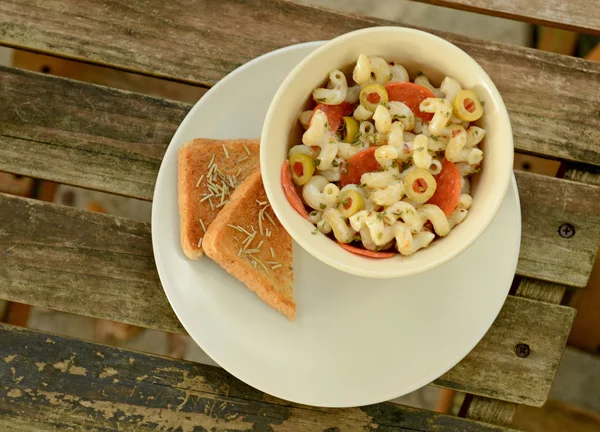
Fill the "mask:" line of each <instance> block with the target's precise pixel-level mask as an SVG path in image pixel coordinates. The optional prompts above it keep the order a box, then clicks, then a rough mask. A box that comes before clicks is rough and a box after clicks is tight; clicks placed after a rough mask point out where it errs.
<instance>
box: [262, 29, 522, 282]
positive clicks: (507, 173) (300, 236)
mask: <svg viewBox="0 0 600 432" xmlns="http://www.w3.org/2000/svg"><path fill="white" fill-rule="evenodd" d="M389 32H393V33H397V34H403V35H406V34H410V35H419V36H420V37H424V38H428V39H430V40H432V41H434V43H437V44H441V45H445V46H446V47H447V48H448V49H449V50H451V51H455V52H456V53H458V54H459V55H464V56H466V58H467V59H468V60H469V61H470V62H471V66H472V67H474V68H475V69H478V73H479V74H480V75H481V77H482V82H483V83H484V84H485V85H486V87H487V88H488V89H489V94H490V96H491V98H492V99H493V100H494V102H495V104H496V105H497V107H498V115H499V116H500V120H499V123H501V124H503V128H505V130H506V135H507V137H508V138H509V140H510V142H507V143H505V146H506V147H509V148H510V152H511V153H512V154H514V139H513V134H512V127H511V123H510V118H509V116H508V111H507V110H506V105H505V104H504V100H503V99H502V96H501V95H500V92H499V91H498V89H497V88H496V85H495V84H494V82H493V81H492V79H491V78H490V77H489V75H488V74H487V72H485V70H484V69H483V68H482V67H481V66H480V65H479V63H477V61H476V60H475V59H474V58H472V57H471V56H470V55H469V54H467V53H466V52H465V51H464V50H462V49H461V48H459V47H458V46H456V45H454V44H453V43H451V42H449V41H447V40H445V39H443V38H441V37H439V36H436V35H434V34H431V33H428V32H425V31H422V30H417V29H413V28H407V27H397V26H380V27H367V28H363V29H359V30H355V31H352V32H348V33H345V34H343V35H340V36H337V37H335V38H333V39H331V40H329V41H326V42H325V43H323V44H322V45H321V46H319V47H317V48H316V49H315V50H314V51H313V52H312V53H310V54H309V55H308V56H306V57H305V58H304V59H303V60H302V61H301V62H300V63H298V64H297V65H296V66H295V67H294V68H293V69H292V70H291V71H290V73H289V74H288V75H287V76H286V78H285V79H284V80H283V82H282V83H281V84H280V86H279V88H278V90H277V92H276V93H275V96H274V97H273V99H272V101H271V104H270V105H269V109H268V111H267V114H266V116H265V120H264V123H263V128H262V133H261V145H260V169H261V174H262V179H263V185H264V188H265V192H266V194H267V198H268V199H269V202H270V203H271V207H272V209H273V211H274V212H275V215H276V216H277V218H278V219H279V221H280V223H281V224H282V225H283V227H284V228H285V229H286V231H287V232H288V233H289V234H290V235H291V236H292V238H293V239H294V240H295V241H296V242H297V243H298V244H299V245H300V246H301V247H302V248H303V249H304V250H306V251H307V252H308V253H310V254H311V255H312V256H314V257H315V258H316V259H318V260H320V261H322V262H324V263H325V264H327V265H329V266H331V267H333V268H336V269H338V270H340V271H343V272H346V273H350V274H353V275H356V276H362V277H367V278H373V279H389V278H399V277H404V276H411V275H415V274H419V273H423V272H425V271H428V270H431V269H433V268H436V267H438V266H440V265H442V264H444V263H446V262H448V261H450V260H452V259H453V258H455V257H457V256H458V255H460V254H461V253H462V252H463V251H465V250H466V249H467V248H468V247H469V246H471V245H472V244H473V243H474V242H475V241H476V240H477V239H478V238H479V237H480V236H481V234H482V233H483V232H484V231H485V230H486V229H487V228H488V226H489V225H490V223H491V222H492V220H493V219H494V217H495V216H496V214H497V213H498V210H499V209H500V206H501V204H502V202H503V200H504V197H505V195H506V193H507V191H508V187H509V185H510V180H511V177H512V173H513V167H512V164H507V166H506V168H505V170H504V174H503V177H502V178H498V179H496V180H495V183H494V190H496V191H498V192H497V193H496V194H495V195H494V196H493V197H491V198H493V199H491V200H490V201H489V202H487V206H486V209H487V211H486V213H485V216H484V219H483V222H482V223H480V224H479V225H476V226H474V227H472V228H473V229H472V230H471V231H469V232H468V235H465V236H464V241H463V242H461V246H460V247H458V248H454V249H452V250H450V251H449V252H448V253H445V254H443V255H441V256H438V257H432V259H431V260H429V261H428V262H426V263H424V264H420V265H418V266H394V265H390V266H387V267H386V270H385V271H381V269H378V270H377V271H373V270H372V269H369V268H368V267H369V263H372V262H373V259H372V258H367V257H359V258H360V261H361V262H364V263H365V265H364V266H356V265H352V266H350V265H347V264H345V263H343V262H341V260H339V259H336V258H332V257H331V256H330V255H328V254H326V253H325V252H323V251H321V250H320V249H318V248H317V247H315V246H314V245H313V244H312V243H311V237H312V236H306V235H305V234H306V233H300V230H302V231H303V230H304V229H303V228H299V227H300V225H301V224H299V223H296V222H292V221H290V220H289V219H287V217H286V216H285V215H284V214H283V213H284V212H283V211H282V210H281V208H280V205H282V203H281V202H280V200H278V199H277V198H275V195H274V193H273V188H274V187H281V178H280V176H278V177H277V181H272V180H273V179H272V178H271V177H270V175H269V172H268V170H267V152H265V151H263V150H264V145H265V144H264V143H266V142H268V141H269V138H268V136H269V129H270V128H269V125H270V124H271V123H272V122H273V117H274V116H275V115H276V113H277V111H278V110H277V107H278V106H280V104H281V103H282V97H283V94H284V93H285V91H286V90H287V88H288V87H289V86H290V85H291V83H292V82H293V81H294V80H295V79H296V78H297V76H298V75H299V74H300V73H301V72H302V71H303V70H304V69H305V68H306V65H307V64H309V63H310V62H311V61H312V59H313V58H314V57H316V56H318V55H320V54H321V53H322V52H324V51H328V50H329V49H331V47H333V46H338V45H340V44H341V43H344V42H346V41H347V40H348V39H354V38H358V37H360V36H362V35H364V34H365V33H382V35H383V34H388V35H389ZM326 72H329V71H326ZM500 172H502V170H500ZM274 183H276V184H277V186H275V185H274ZM296 215H297V216H298V218H300V219H299V220H302V221H305V219H304V218H302V217H301V216H300V215H298V214H297V213H296ZM311 225H312V224H311ZM312 226H314V225H312ZM331 241H333V240H331ZM340 250H343V249H341V248H340ZM344 252H345V253H348V254H350V253H351V252H348V251H344ZM354 256H356V255H354ZM398 257H400V259H402V258H403V257H402V256H401V255H399V254H398V256H397V257H394V258H390V259H391V260H396V259H398ZM404 258H406V257H404Z"/></svg>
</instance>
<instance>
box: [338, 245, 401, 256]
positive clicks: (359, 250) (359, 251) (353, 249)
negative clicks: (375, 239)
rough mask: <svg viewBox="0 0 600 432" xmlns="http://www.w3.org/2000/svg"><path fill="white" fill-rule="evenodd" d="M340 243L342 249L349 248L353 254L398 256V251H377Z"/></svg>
mask: <svg viewBox="0 0 600 432" xmlns="http://www.w3.org/2000/svg"><path fill="white" fill-rule="evenodd" d="M338 244H339V245H340V246H341V247H342V249H345V250H347V251H348V252H351V253H353V254H356V255H361V256H365V257H369V258H379V259H381V258H393V257H395V256H396V252H375V251H370V250H368V249H363V248H359V247H356V246H352V245H349V244H346V243H339V242H338Z"/></svg>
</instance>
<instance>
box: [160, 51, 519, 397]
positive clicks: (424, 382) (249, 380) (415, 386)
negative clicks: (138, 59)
mask: <svg viewBox="0 0 600 432" xmlns="http://www.w3.org/2000/svg"><path fill="white" fill-rule="evenodd" d="M323 43H324V41H312V42H304V43H299V44H294V45H289V46H286V47H282V48H279V49H277V50H274V51H270V52H268V53H265V54H263V55H261V56H259V57H256V58H254V59H252V60H250V61H249V62H247V63H245V64H243V65H241V66H239V67H238V68H237V69H235V70H234V71H232V72H231V73H230V74H228V75H227V76H225V77H224V78H223V79H221V80H220V81H219V82H218V83H217V84H215V85H214V86H213V87H212V88H211V89H209V90H208V92H207V93H206V94H204V95H203V97H202V98H200V99H199V100H198V101H197V102H196V103H195V104H194V106H193V107H192V108H191V109H190V111H189V112H188V113H187V114H186V116H185V117H184V119H183V120H182V122H181V123H180V124H179V126H178V128H177V130H176V132H175V133H174V134H173V137H172V138H171V140H170V142H169V145H168V146H167V149H166V150H165V153H164V156H163V159H162V160H161V164H160V168H159V171H158V175H157V179H156V183H155V188H154V192H153V198H152V203H153V204H152V217H151V234H152V249H153V254H154V259H155V265H156V269H157V273H158V275H159V280H160V282H161V286H162V289H163V292H164V293H165V295H166V297H167V299H168V301H169V305H170V307H171V308H172V310H173V312H174V313H175V315H176V316H177V319H178V320H179V321H180V323H181V324H182V326H183V327H184V328H185V329H186V331H187V330H188V327H190V326H188V325H186V322H185V321H186V320H185V319H182V315H183V314H182V313H180V312H178V306H176V305H175V304H174V299H173V296H172V295H170V294H169V290H168V288H167V286H166V284H165V280H166V276H163V271H164V270H163V266H164V265H165V263H163V262H161V259H160V254H159V253H158V248H159V247H158V240H157V238H158V234H156V233H155V231H156V230H157V229H158V228H157V225H158V224H157V223H156V220H155V219H156V218H157V217H158V216H157V213H156V212H155V206H154V202H155V201H156V199H157V196H158V195H159V194H160V192H159V189H160V188H159V187H158V185H159V184H160V183H161V179H162V178H163V177H164V176H165V175H166V172H165V170H163V166H165V165H166V163H167V162H166V160H167V157H166V156H167V153H168V152H169V151H176V149H175V150H174V149H172V148H171V146H172V145H174V143H175V142H176V141H177V140H179V134H180V133H183V132H182V130H184V129H186V128H187V127H188V125H187V124H188V123H189V122H191V121H192V118H193V117H194V113H195V111H196V110H197V109H199V108H198V107H199V106H200V105H201V104H202V100H203V99H205V98H206V95H207V94H209V93H210V92H212V91H218V89H220V88H221V87H225V86H227V85H228V82H229V80H230V79H232V78H233V77H235V76H237V75H239V74H243V73H244V72H245V70H246V69H247V68H248V67H250V66H252V65H254V64H256V63H259V62H261V61H264V60H265V59H267V58H269V57H272V56H277V55H278V54H280V53H282V52H287V51H292V50H302V49H308V48H309V47H313V46H314V47H315V48H316V47H318V46H320V45H322V44H323ZM510 184H511V187H509V188H508V191H507V195H508V194H509V193H511V194H514V197H515V204H516V209H515V213H516V214H515V215H516V218H517V222H518V223H517V234H518V235H516V236H515V237H516V239H517V244H516V247H515V249H516V250H515V255H514V257H513V263H512V265H511V268H514V270H516V267H517V262H518V258H519V252H520V242H521V235H522V218H521V205H520V197H519V193H518V187H517V183H516V179H515V176H514V173H513V174H512V178H511V182H510ZM504 199H506V196H505V198H504ZM492 223H493V222H492ZM490 226H491V224H490ZM488 229H489V226H488V228H486V230H485V231H487V230H488ZM298 247H301V246H298ZM471 247H473V245H471V246H469V248H471ZM469 248H467V249H465V251H466V250H468V249H469ZM463 253H464V251H463ZM461 255H462V254H461ZM458 256H460V255H458ZM458 256H457V257H455V258H454V259H453V260H450V261H449V262H448V263H447V264H449V263H451V262H452V261H454V260H455V259H456V258H458ZM514 270H513V275H514ZM425 273H427V272H425ZM351 276H353V277H359V276H355V275H351ZM513 277H514V276H513ZM385 280H386V279H371V281H373V282H374V283H377V281H382V282H383V281H385ZM509 289H510V286H508V287H507V288H506V296H504V297H503V298H504V301H502V302H501V303H500V302H499V303H498V307H497V309H496V310H495V311H494V314H493V315H494V316H493V319H491V320H490V324H489V325H488V326H487V327H485V328H483V327H482V328H481V331H480V332H478V336H477V337H476V338H473V339H474V342H473V343H472V344H469V347H468V349H466V348H465V350H466V352H465V353H464V355H459V356H457V358H455V359H454V360H453V361H452V363H451V364H449V366H448V367H447V368H446V369H445V370H444V371H443V372H441V373H438V372H436V373H432V374H428V375H427V376H426V377H425V378H423V379H421V380H419V381H417V382H415V383H414V384H412V385H410V386H405V387H403V388H402V389H399V390H397V391H396V392H393V393H394V394H392V395H388V394H386V395H381V396H380V397H372V398H370V399H362V400H360V401H359V402H356V403H315V402H314V401H309V400H301V399H298V398H294V397H289V396H286V395H281V394H278V392H273V391H270V390H269V389H268V388H265V387H268V386H263V385H262V383H255V382H254V379H253V377H251V376H250V377H243V378H242V377H240V376H238V375H236V374H235V373H232V372H230V370H229V369H228V368H226V367H225V366H223V365H224V364H227V363H228V362H227V361H225V362H222V361H220V360H221V359H220V358H219V357H220V356H219V355H217V356H215V355H214V353H213V352H211V351H210V350H207V349H206V348H205V347H204V346H202V345H201V344H200V343H199V342H198V341H197V340H196V338H195V337H194V336H193V335H192V334H191V332H189V331H188V334H189V336H190V337H191V338H192V340H193V341H194V343H196V344H198V345H199V346H200V348H201V349H202V350H203V351H204V352H205V353H206V354H207V355H208V356H209V357H210V358H211V359H213V360H214V361H215V362H216V363H217V364H218V365H219V366H220V367H221V368H222V369H224V370H225V371H227V373H229V374H231V375H233V376H234V377H236V378H237V379H239V380H241V381H242V382H244V383H246V384H247V385H250V386H251V387H254V388H255V389H257V390H259V391H261V392H263V393H266V394H270V395H273V396H276V397H280V398H282V399H285V400H288V401H291V402H294V403H301V404H307V405H313V406H321V407H332V408H334V407H335V408H342V407H355V406H362V405H369V404H374V403H380V402H385V401H389V400H391V399H394V398H396V397H400V396H402V395H405V394H407V393H410V392H412V391H414V390H416V389H418V388H421V387H423V386H425V385H427V384H430V383H431V382H432V381H434V380H435V379H437V378H439V377H440V376H442V375H443V374H445V373H446V372H447V371H449V370H450V369H452V368H453V367H454V366H456V364H458V363H459V362H460V361H461V360H462V359H464V358H465V357H466V356H467V355H468V354H469V353H470V352H471V351H472V350H473V348H474V347H475V346H476V345H477V344H478V343H479V342H480V341H481V340H482V338H483V337H484V336H485V334H486V333H487V332H488V331H489V329H490V328H491V326H492V325H493V323H494V321H495V320H496V318H497V317H498V314H499V313H500V311H501V309H502V307H503V306H504V303H505V301H506V297H507V295H508V293H509ZM490 315H491V314H490ZM209 331H210V330H209ZM461 351H462V350H461ZM407 389H408V390H407ZM354 399H356V397H355V398H354Z"/></svg>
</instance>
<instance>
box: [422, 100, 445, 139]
mask: <svg viewBox="0 0 600 432" xmlns="http://www.w3.org/2000/svg"><path fill="white" fill-rule="evenodd" d="M419 109H420V110H421V111H423V112H427V113H435V114H434V115H433V118H432V119H431V121H430V122H429V132H430V133H432V134H433V135H441V134H442V133H443V132H444V129H445V127H446V124H448V121H450V116H451V115H452V105H450V102H448V101H447V100H446V99H440V98H427V99H425V100H424V101H423V102H421V105H419Z"/></svg>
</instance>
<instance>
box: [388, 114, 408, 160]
mask: <svg viewBox="0 0 600 432" xmlns="http://www.w3.org/2000/svg"><path fill="white" fill-rule="evenodd" d="M404 140H405V138H404V126H403V125H402V123H400V122H394V123H392V125H391V126H390V130H389V131H388V133H387V143H388V145H390V146H392V147H394V148H395V149H396V151H397V152H398V155H399V156H400V155H402V153H403V152H404V149H405V146H404Z"/></svg>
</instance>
